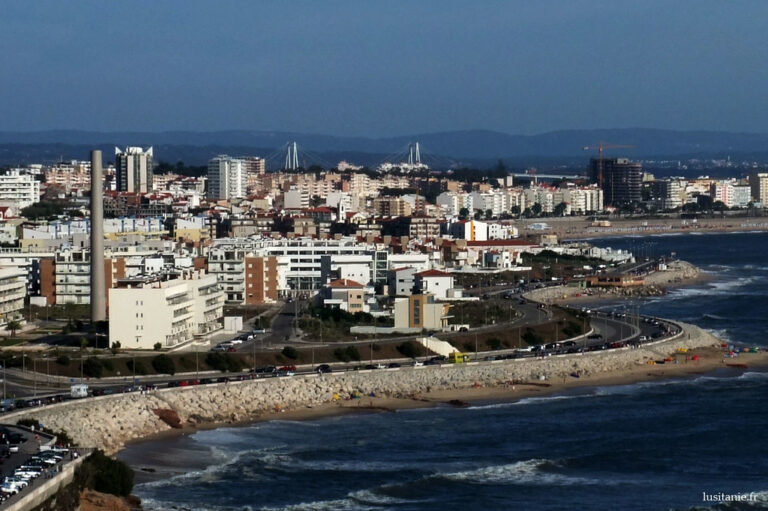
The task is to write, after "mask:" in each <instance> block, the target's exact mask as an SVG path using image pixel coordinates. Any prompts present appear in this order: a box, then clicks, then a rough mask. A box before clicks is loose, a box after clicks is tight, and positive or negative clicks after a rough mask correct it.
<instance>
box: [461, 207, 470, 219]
mask: <svg viewBox="0 0 768 511" xmlns="http://www.w3.org/2000/svg"><path fill="white" fill-rule="evenodd" d="M459 218H460V219H461V220H466V219H467V218H469V210H468V209H467V208H461V209H460V210H459Z"/></svg>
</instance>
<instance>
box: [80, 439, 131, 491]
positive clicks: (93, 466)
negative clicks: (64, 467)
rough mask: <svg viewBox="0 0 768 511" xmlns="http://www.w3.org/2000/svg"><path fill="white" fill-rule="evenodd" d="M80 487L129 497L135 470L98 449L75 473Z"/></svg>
mask: <svg viewBox="0 0 768 511" xmlns="http://www.w3.org/2000/svg"><path fill="white" fill-rule="evenodd" d="M75 480H76V481H77V484H78V487H80V488H92V489H94V490H96V491H98V492H102V493H110V494H112V495H117V496H119V497H127V496H128V495H130V494H131V490H133V470H131V467H129V466H128V465H127V464H126V463H123V462H122V461H119V460H116V459H112V458H110V457H109V456H106V455H105V454H104V452H103V451H101V450H97V451H95V452H94V453H93V454H91V455H90V456H88V458H87V459H86V460H85V461H84V462H83V464H82V465H81V466H80V467H79V468H78V469H77V473H76V475H75Z"/></svg>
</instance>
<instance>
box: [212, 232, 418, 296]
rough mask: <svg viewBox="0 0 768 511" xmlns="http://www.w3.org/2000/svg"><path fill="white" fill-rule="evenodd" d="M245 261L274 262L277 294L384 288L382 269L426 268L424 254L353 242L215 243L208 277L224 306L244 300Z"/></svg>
mask: <svg viewBox="0 0 768 511" xmlns="http://www.w3.org/2000/svg"><path fill="white" fill-rule="evenodd" d="M246 257H275V258H276V259H277V289H278V292H279V293H281V294H289V293H292V292H304V291H306V292H312V291H316V290H318V289H320V288H321V287H322V286H323V285H325V284H326V283H327V281H328V280H329V279H337V278H341V279H349V280H355V281H357V282H360V283H362V284H368V283H369V282H371V281H375V282H379V283H382V284H384V283H386V282H387V271H388V270H391V269H394V268H401V267H404V266H412V267H415V268H418V269H420V270H426V269H429V268H431V267H432V263H431V260H430V256H429V255H428V254H420V253H419V254H416V253H413V254H412V253H405V254H389V253H387V252H386V251H384V250H376V247H375V245H373V244H369V243H364V242H363V243H361V242H359V241H358V240H357V238H340V239H337V240H336V239H330V240H321V239H314V238H296V239H277V240H275V239H271V238H261V239H253V238H227V239H217V240H214V245H213V247H211V249H210V251H209V253H208V272H209V273H210V274H211V275H215V276H216V277H217V280H218V282H219V284H220V286H221V287H222V289H226V290H227V294H228V300H229V301H233V302H235V301H243V300H244V298H243V296H244V295H243V294H242V293H243V289H244V285H245V269H244V264H243V263H244V261H245V258H246Z"/></svg>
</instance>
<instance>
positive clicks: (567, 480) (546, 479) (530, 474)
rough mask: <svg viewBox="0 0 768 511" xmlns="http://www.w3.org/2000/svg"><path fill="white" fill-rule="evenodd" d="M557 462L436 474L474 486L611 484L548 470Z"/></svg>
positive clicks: (545, 461) (522, 463)
mask: <svg viewBox="0 0 768 511" xmlns="http://www.w3.org/2000/svg"><path fill="white" fill-rule="evenodd" d="M559 466H560V464H559V462H557V461H552V460H547V459H530V460H524V461H518V462H516V463H511V464H509V465H493V466H489V467H482V468H478V469H475V470H466V471H463V472H454V473H451V474H438V475H437V476H436V477H443V478H445V479H449V480H452V481H461V482H467V483H474V484H533V485H554V486H568V485H593V484H600V485H605V484H611V483H612V482H613V481H611V482H607V481H606V480H601V479H588V478H584V477H576V476H569V475H565V474H560V473H556V472H551V471H549V470H547V469H548V468H549V469H553V468H558V467H559Z"/></svg>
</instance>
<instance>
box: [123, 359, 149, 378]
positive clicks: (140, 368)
mask: <svg viewBox="0 0 768 511" xmlns="http://www.w3.org/2000/svg"><path fill="white" fill-rule="evenodd" d="M125 365H126V366H128V370H129V371H134V372H135V373H136V374H142V375H144V374H147V366H145V365H144V362H142V361H141V360H139V361H138V362H136V363H135V364H134V362H133V360H128V361H126V362H125ZM134 366H135V367H134Z"/></svg>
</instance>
